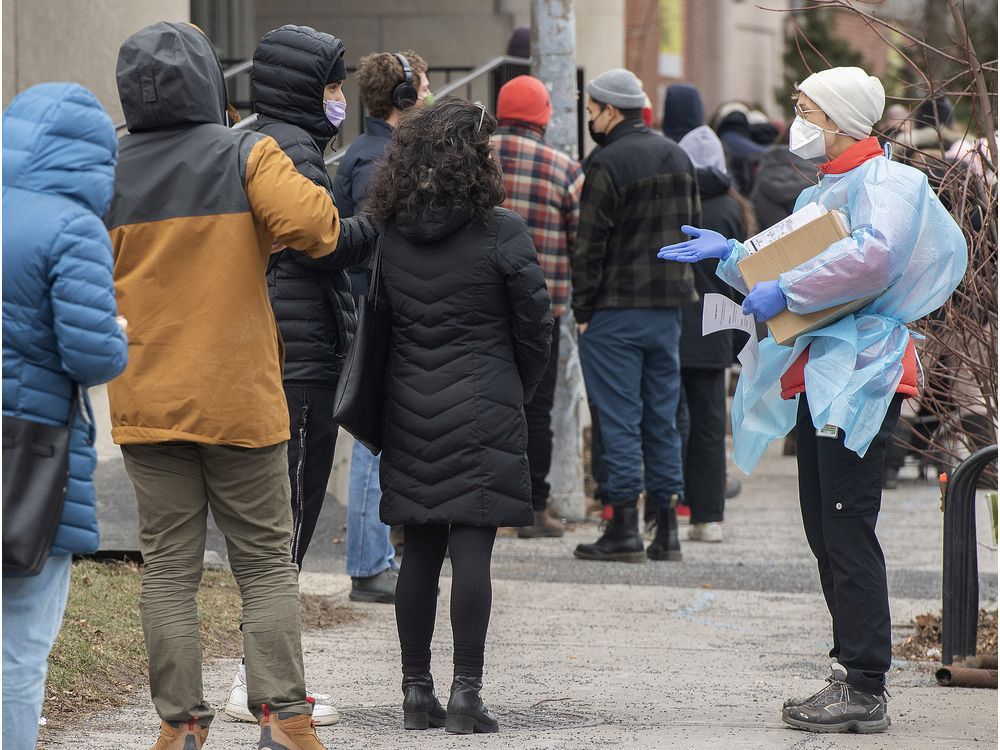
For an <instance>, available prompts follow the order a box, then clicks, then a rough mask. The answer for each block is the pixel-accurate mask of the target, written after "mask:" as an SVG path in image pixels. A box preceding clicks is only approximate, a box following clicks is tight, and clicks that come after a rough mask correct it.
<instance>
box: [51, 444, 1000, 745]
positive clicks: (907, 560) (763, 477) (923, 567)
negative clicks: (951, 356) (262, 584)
mask: <svg viewBox="0 0 1000 750" xmlns="http://www.w3.org/2000/svg"><path fill="white" fill-rule="evenodd" d="M744 485H745V489H744V492H743V494H742V495H740V497H739V498H737V499H736V500H734V501H731V502H730V503H729V505H728V507H727V523H726V529H727V533H728V535H729V536H728V540H727V542H726V543H725V544H722V545H705V544H694V543H688V544H685V545H684V554H685V560H684V562H683V563H647V564H645V565H627V564H607V563H585V562H582V561H576V560H573V559H572V556H571V551H572V548H573V547H574V546H575V544H577V543H578V542H581V541H591V540H592V539H593V538H594V536H595V534H596V533H597V532H596V527H595V526H584V527H581V528H579V529H577V530H575V531H574V532H572V533H571V534H568V535H567V536H566V537H565V538H563V539H558V540H532V541H528V540H519V539H516V538H512V537H501V538H500V539H499V540H498V542H497V547H496V555H495V564H494V572H495V584H494V610H493V619H492V623H491V628H490V640H489V643H488V646H487V654H486V661H487V666H486V670H487V672H486V687H485V690H484V697H485V699H486V700H487V702H488V703H489V704H490V705H491V706H492V707H493V708H494V709H495V711H496V712H497V714H498V715H499V719H500V723H501V734H499V735H493V736H476V737H454V736H450V735H446V734H445V733H444V732H443V730H429V731H427V732H404V731H403V730H402V728H401V725H402V718H401V711H400V708H399V701H400V698H401V694H400V692H399V667H398V664H399V657H398V644H397V641H396V632H395V621H394V614H393V609H392V608H391V607H388V606H384V605H366V606H360V605H351V606H353V607H355V608H356V609H357V611H358V612H360V613H361V614H362V618H361V619H360V620H359V621H358V622H356V623H353V624H351V625H349V626H344V627H341V628H338V629H337V630H336V631H322V632H310V633H307V634H306V636H305V640H304V643H305V649H306V654H307V673H308V682H309V685H310V687H311V688H313V689H315V690H319V691H324V692H331V693H333V694H334V695H335V696H336V699H337V702H338V705H339V706H340V707H341V714H342V721H341V723H340V724H339V725H337V726H334V727H326V728H321V729H320V730H319V732H320V737H321V739H322V740H323V741H324V743H326V745H327V746H328V747H330V748H371V749H372V750H381V749H383V748H385V749H386V750H388V749H389V748H392V749H393V750H395V749H396V748H417V747H419V748H454V747H458V746H460V745H461V746H465V745H472V744H474V745H475V746H477V747H489V748H523V749H526V750H527V749H530V750H542V749H545V750H548V749H550V748H551V749H555V748H566V749H567V750H569V749H571V748H572V749H577V748H628V750H638V749H639V748H796V750H798V749H800V748H801V749H805V748H900V749H903V748H905V749H906V750H912V749H914V748H920V749H921V750H922V749H923V748H942V749H944V748H964V747H995V746H996V745H997V693H996V692H995V691H976V690H961V689H945V688H939V687H936V686H935V685H934V680H933V675H932V666H931V665H930V664H922V663H908V662H900V663H896V664H894V666H893V670H892V673H891V674H890V676H889V689H890V691H891V693H892V700H891V702H890V715H891V717H892V720H893V726H892V728H891V729H890V730H889V732H888V733H886V734H883V735H875V736H861V737H859V736H834V735H812V734H807V733H802V732H798V731H795V730H792V729H790V728H786V727H785V726H784V725H783V724H782V723H781V721H780V707H781V703H782V701H783V700H784V699H785V698H787V697H789V696H800V695H805V694H808V693H810V692H813V691H814V690H816V689H818V688H819V687H820V686H821V685H822V681H821V680H822V677H823V676H824V675H825V670H826V659H825V658H824V657H825V652H826V651H827V650H828V649H829V647H830V632H829V629H830V620H829V615H828V614H827V612H826V608H825V605H824V602H823V599H822V595H821V594H820V591H819V585H818V580H817V574H816V571H815V565H814V563H813V562H812V558H811V556H810V554H809V550H808V548H807V546H806V544H805V540H804V538H803V534H802V530H801V522H800V521H799V519H798V514H797V504H796V501H795V491H794V460H793V459H787V458H784V457H781V456H780V455H778V454H777V453H776V452H771V453H769V454H768V457H767V458H766V460H765V462H764V463H763V464H762V466H761V467H760V470H759V472H758V473H757V474H756V475H755V476H754V477H752V478H748V479H745V481H744ZM938 502H939V501H938V497H937V488H936V487H935V486H934V485H932V484H929V483H914V482H913V481H904V482H903V484H902V488H901V489H900V490H897V491H894V492H890V493H886V498H885V508H884V513H883V518H882V520H881V522H880V535H881V536H882V539H883V543H884V546H885V552H886V558H887V560H888V564H889V569H890V588H891V591H892V594H893V600H892V606H893V622H894V623H895V624H896V632H895V635H896V637H897V638H901V637H903V636H904V635H906V634H908V632H909V630H908V627H907V626H908V624H909V622H910V620H911V618H912V617H913V616H914V615H916V614H920V613H923V612H928V611H932V610H938V609H940V599H939V598H938V597H939V585H940V584H939V580H940V570H941V551H940V547H941V541H940V540H941V514H940V511H939V509H938ZM981 525H982V526H985V524H981ZM682 532H683V529H682ZM987 534H988V532H984V533H983V535H982V540H983V542H984V544H985V543H986V541H987V539H988V536H987ZM996 565H997V558H996V552H995V551H994V550H991V549H987V548H986V547H984V546H982V545H981V546H980V566H981V570H982V571H983V576H982V579H983V595H984V599H985V598H988V599H995V597H996V575H995V571H996ZM341 571H342V568H337V569H336V571H335V572H327V573H315V572H314V573H304V574H303V576H302V588H303V590H304V591H309V592H313V593H321V594H326V595H329V596H332V597H334V598H336V599H337V600H338V601H344V602H346V601H347V593H348V589H349V579H348V578H347V577H346V576H344V575H343V574H342V572H341ZM445 575H448V569H447V566H446V570H445ZM449 598H450V596H449V587H448V582H447V580H445V581H443V583H442V591H441V601H440V603H439V610H438V618H439V619H438V628H437V634H436V637H435V644H434V646H435V666H434V673H435V675H436V677H437V682H438V689H439V694H440V695H442V696H444V697H445V698H446V695H447V689H448V686H449V684H450V674H451V659H450V638H451V628H450V624H449V621H448V614H447V613H448V604H449ZM991 606H995V604H991ZM235 664H236V662H235V661H221V662H216V663H214V664H211V665H209V666H208V667H206V669H205V689H206V695H207V696H208V698H209V700H210V701H211V702H212V703H213V704H215V705H221V704H222V702H223V701H224V700H225V698H226V694H227V691H228V688H229V683H230V680H231V679H232V674H233V670H234V668H235ZM157 726H158V720H157V717H156V715H155V713H154V712H153V710H152V706H151V704H150V702H149V698H148V694H147V693H146V692H145V691H142V692H141V693H138V694H136V696H135V699H134V701H133V703H132V705H130V706H128V707H127V708H125V709H124V710H121V711H117V712H114V713H108V714H103V715H100V716H98V717H96V718H95V719H91V720H89V721H88V722H87V729H86V731H85V733H84V732H83V731H64V732H62V733H60V734H58V735H57V734H55V733H52V732H50V733H49V734H48V736H47V737H46V747H47V748H77V747H81V746H83V747H87V748H90V749H91V750H112V749H114V750H119V749H120V748H146V747H148V746H149V745H151V744H152V741H153V739H154V738H155V736H156V730H157ZM256 738H257V732H256V729H255V727H253V726H252V725H247V724H239V723H236V722H231V721H228V720H227V719H226V718H225V717H224V716H220V717H219V718H218V719H217V721H216V722H215V724H213V729H212V734H211V736H210V739H209V742H208V744H207V745H206V747H207V748H209V749H211V748H218V749H219V750H224V749H227V748H247V747H254V746H255V745H256Z"/></svg>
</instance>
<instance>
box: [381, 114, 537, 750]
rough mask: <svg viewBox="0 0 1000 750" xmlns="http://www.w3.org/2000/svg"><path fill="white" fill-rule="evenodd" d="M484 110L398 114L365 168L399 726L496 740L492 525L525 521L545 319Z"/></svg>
mask: <svg viewBox="0 0 1000 750" xmlns="http://www.w3.org/2000/svg"><path fill="white" fill-rule="evenodd" d="M496 126H497V123H496V120H495V119H494V118H493V117H492V116H491V115H490V114H488V113H487V112H486V109H485V108H484V107H482V105H473V104H469V103H468V102H465V101H462V100H458V99H446V100H445V101H443V102H440V103H438V104H435V105H434V106H433V107H424V108H417V107H414V108H412V109H410V110H407V111H406V112H405V113H404V114H403V116H402V117H401V118H400V120H399V123H398V124H397V126H396V129H395V131H394V133H393V140H392V143H391V144H390V146H389V150H388V153H387V154H386V159H385V161H384V162H382V163H381V164H380V165H379V166H378V167H377V168H376V171H375V174H374V175H373V177H372V184H371V186H370V192H369V202H368V209H369V210H370V211H371V214H372V217H373V220H374V221H375V222H376V224H377V225H378V226H379V227H380V228H381V229H382V231H383V232H384V240H383V245H382V250H381V252H382V257H381V269H382V286H383V289H384V290H385V303H386V304H387V305H388V307H389V308H390V309H391V321H392V336H391V340H390V345H389V357H388V362H387V365H386V379H385V407H384V408H385V411H384V414H385V417H384V419H385V426H384V445H383V451H382V464H381V483H382V503H381V516H382V520H383V521H384V522H385V523H387V524H403V526H404V536H405V539H406V554H405V555H404V556H403V563H402V567H401V568H400V571H399V580H398V582H397V585H396V625H397V628H398V631H399V643H400V650H401V654H402V667H403V717H404V726H405V727H407V728H410V729H426V728H427V727H428V726H436V727H439V726H441V725H442V724H444V726H445V729H446V731H448V732H452V733H458V734H470V733H472V732H496V731H498V730H499V726H498V724H497V720H496V718H494V716H493V715H492V714H491V713H490V712H489V711H487V709H486V707H485V706H484V704H483V701H482V698H481V697H480V690H481V689H482V684H483V655H484V650H485V645H486V631H487V628H488V625H489V618H490V608H491V604H492V588H491V583H490V558H491V556H492V551H493V543H494V540H495V538H496V532H497V527H498V526H529V525H531V524H532V523H533V522H534V515H533V513H532V510H531V478H530V474H529V471H528V456H527V441H528V429H527V424H526V421H525V416H524V403H525V402H526V401H530V400H531V398H532V396H533V395H534V392H535V388H536V387H537V386H538V384H539V382H540V381H541V379H542V377H543V375H544V373H545V368H546V365H547V363H548V358H549V347H550V343H551V337H552V312H551V309H550V302H549V295H548V292H547V291H546V288H545V278H544V276H543V274H542V269H541V267H540V266H539V264H538V259H537V257H536V253H535V246H534V243H533V242H532V240H531V233H530V232H529V230H528V227H527V225H526V224H525V222H524V219H522V218H521V217H520V216H518V215H517V214H515V213H514V212H512V211H508V210H506V209H502V208H499V205H500V203H501V202H502V201H503V199H504V190H503V180H502V176H501V173H500V166H499V164H498V163H497V161H496V160H495V159H494V158H493V155H492V145H491V142H490V135H491V134H492V133H493V131H494V130H495V129H496ZM446 553H447V554H449V555H450V556H451V566H452V587H451V624H452V631H453V633H454V638H455V641H454V643H455V651H454V665H455V673H454V682H453V683H452V688H451V698H450V700H449V701H448V709H447V712H446V711H444V710H443V709H442V707H441V704H440V703H438V701H437V698H435V697H434V683H433V679H432V678H431V672H430V666H431V650H430V646H431V636H432V634H433V632H434V620H435V610H436V608H437V607H436V605H437V590H438V578H439V576H440V574H441V564H442V562H443V561H444V557H445V554H446Z"/></svg>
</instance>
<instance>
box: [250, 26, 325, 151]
mask: <svg viewBox="0 0 1000 750" xmlns="http://www.w3.org/2000/svg"><path fill="white" fill-rule="evenodd" d="M343 57H344V43H343V42H342V41H340V40H339V39H337V37H335V36H333V35H331V34H325V33H323V32H321V31H316V30H315V29H311V28H309V27H308V26H282V27H281V28H280V29H275V30H274V31H269V32H267V33H266V34H265V35H264V36H263V38H261V40H260V43H259V44H258V45H257V49H256V50H254V53H253V68H251V70H250V95H251V97H252V99H253V108H254V111H255V112H259V113H260V114H262V115H266V116H268V117H273V118H274V119H275V120H281V121H283V122H290V123H292V124H293V125H298V126H299V127H300V128H302V129H303V130H305V131H306V132H307V133H309V135H311V136H312V137H313V138H315V139H316V140H317V141H319V142H321V145H323V146H325V145H326V141H329V140H330V138H332V137H333V136H334V135H336V133H337V128H335V127H334V126H333V125H331V124H330V122H329V121H328V120H327V119H326V113H325V112H324V111H323V89H324V88H325V87H326V84H327V82H328V81H329V75H330V71H331V70H332V69H333V68H334V66H336V65H337V64H338V63H339V62H340V61H341V60H342V59H343Z"/></svg>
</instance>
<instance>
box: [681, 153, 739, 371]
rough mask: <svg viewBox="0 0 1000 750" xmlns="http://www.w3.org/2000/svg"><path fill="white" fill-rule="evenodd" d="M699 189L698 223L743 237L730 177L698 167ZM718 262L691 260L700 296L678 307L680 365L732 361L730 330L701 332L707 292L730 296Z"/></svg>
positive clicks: (725, 364)
mask: <svg viewBox="0 0 1000 750" xmlns="http://www.w3.org/2000/svg"><path fill="white" fill-rule="evenodd" d="M697 175H698V190H699V192H700V193H701V226H702V227H704V228H705V229H713V230H715V231H716V232H719V233H720V234H722V235H723V236H724V237H729V238H734V239H738V240H745V239H746V228H745V226H744V223H743V213H742V211H741V210H740V204H739V203H737V202H736V200H735V199H734V198H733V197H732V196H731V195H729V186H730V185H731V184H732V180H731V178H730V177H729V175H727V174H723V173H722V172H719V171H718V170H716V169H711V168H708V169H699V170H697ZM718 265H719V261H718V260H715V259H710V260H703V261H701V262H700V263H693V264H692V265H691V268H692V269H693V270H694V284H695V288H696V289H697V290H698V295H699V296H700V297H701V299H700V300H698V301H697V302H696V303H694V304H693V305H685V306H684V307H683V308H682V309H681V313H682V316H683V318H682V327H681V367H684V368H692V369H693V368H702V369H720V368H725V367H729V365H730V364H731V363H732V360H733V332H732V331H719V332H718V333H713V334H711V335H709V336H702V335H701V318H702V312H703V310H704V309H705V301H704V300H705V295H706V294H709V293H710V292H714V293H716V294H721V295H723V296H725V297H729V298H730V299H733V297H734V292H733V289H732V287H730V286H729V284H727V283H726V282H724V281H723V280H722V279H720V278H719V277H718V276H716V275H715V269H716V268H717V267H718Z"/></svg>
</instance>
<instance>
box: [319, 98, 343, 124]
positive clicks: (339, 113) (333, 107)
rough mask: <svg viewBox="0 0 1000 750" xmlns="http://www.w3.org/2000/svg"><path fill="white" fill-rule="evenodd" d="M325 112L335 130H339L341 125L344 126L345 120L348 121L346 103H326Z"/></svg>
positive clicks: (332, 101) (333, 101)
mask: <svg viewBox="0 0 1000 750" xmlns="http://www.w3.org/2000/svg"><path fill="white" fill-rule="evenodd" d="M323 111H324V112H325V113H326V119H327V120H328V121H329V123H330V124H331V125H333V127H335V128H339V127H340V126H341V124H343V122H344V120H346V119H347V103H346V102H338V101H336V100H333V99H330V100H328V101H324V102H323Z"/></svg>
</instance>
